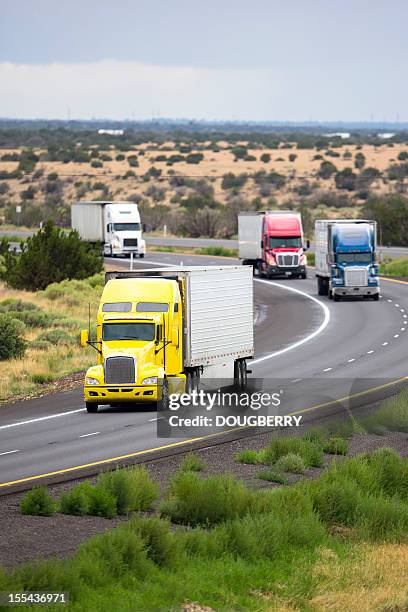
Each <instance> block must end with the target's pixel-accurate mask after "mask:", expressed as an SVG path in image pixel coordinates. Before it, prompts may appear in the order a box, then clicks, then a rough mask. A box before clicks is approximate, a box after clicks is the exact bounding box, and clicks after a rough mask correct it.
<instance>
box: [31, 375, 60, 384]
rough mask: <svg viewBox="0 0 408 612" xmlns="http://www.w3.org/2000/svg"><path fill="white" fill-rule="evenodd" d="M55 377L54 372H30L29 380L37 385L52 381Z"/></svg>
mask: <svg viewBox="0 0 408 612" xmlns="http://www.w3.org/2000/svg"><path fill="white" fill-rule="evenodd" d="M54 378H55V375H54V374H41V373H40V374H31V375H30V380H31V381H32V382H33V383H35V384H37V385H45V384H46V383H49V382H52V381H53V380H54Z"/></svg>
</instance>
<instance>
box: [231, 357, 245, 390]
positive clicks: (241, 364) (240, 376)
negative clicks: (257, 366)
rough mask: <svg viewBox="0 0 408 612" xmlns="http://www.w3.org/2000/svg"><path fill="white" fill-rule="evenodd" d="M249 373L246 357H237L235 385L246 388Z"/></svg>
mask: <svg viewBox="0 0 408 612" xmlns="http://www.w3.org/2000/svg"><path fill="white" fill-rule="evenodd" d="M247 384H248V374H247V366H246V360H245V359H237V360H236V361H235V363H234V385H235V386H236V387H238V388H239V389H246V386H247Z"/></svg>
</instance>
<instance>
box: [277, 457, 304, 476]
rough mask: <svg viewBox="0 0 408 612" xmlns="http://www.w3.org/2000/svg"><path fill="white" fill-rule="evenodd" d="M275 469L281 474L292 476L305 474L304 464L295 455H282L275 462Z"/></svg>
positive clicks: (300, 458)
mask: <svg viewBox="0 0 408 612" xmlns="http://www.w3.org/2000/svg"><path fill="white" fill-rule="evenodd" d="M275 467H276V469H277V470H279V471H281V472H292V473H293V474H304V472H305V462H304V461H303V459H302V457H301V456H300V455H297V454H296V453H288V454H287V455H283V456H282V457H280V458H279V459H278V460H277V462H276V463H275Z"/></svg>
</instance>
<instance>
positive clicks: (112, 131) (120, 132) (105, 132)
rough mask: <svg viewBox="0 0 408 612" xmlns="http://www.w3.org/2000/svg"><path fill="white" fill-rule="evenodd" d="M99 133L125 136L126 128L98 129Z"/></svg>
mask: <svg viewBox="0 0 408 612" xmlns="http://www.w3.org/2000/svg"><path fill="white" fill-rule="evenodd" d="M98 134H108V135H109V136H123V134H124V130H105V129H101V130H98Z"/></svg>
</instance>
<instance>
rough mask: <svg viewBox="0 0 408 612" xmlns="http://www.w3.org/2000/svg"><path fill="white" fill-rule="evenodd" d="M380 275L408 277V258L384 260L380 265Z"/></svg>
mask: <svg viewBox="0 0 408 612" xmlns="http://www.w3.org/2000/svg"><path fill="white" fill-rule="evenodd" d="M380 274H386V275H387V276H403V277H407V276H408V257H397V258H396V259H387V258H384V261H383V262H382V263H381V264H380Z"/></svg>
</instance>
